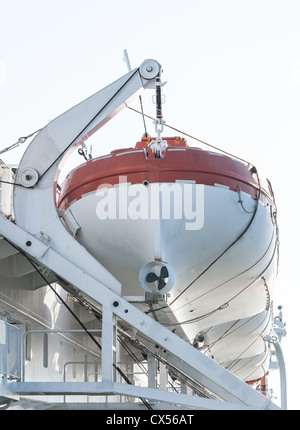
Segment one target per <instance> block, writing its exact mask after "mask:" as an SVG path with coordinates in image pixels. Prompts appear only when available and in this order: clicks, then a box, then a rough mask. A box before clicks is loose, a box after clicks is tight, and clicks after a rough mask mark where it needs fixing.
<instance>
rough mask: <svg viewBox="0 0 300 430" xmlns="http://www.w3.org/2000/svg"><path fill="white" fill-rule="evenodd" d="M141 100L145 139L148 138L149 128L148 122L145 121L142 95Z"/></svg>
mask: <svg viewBox="0 0 300 430" xmlns="http://www.w3.org/2000/svg"><path fill="white" fill-rule="evenodd" d="M139 99H140V105H141V111H142V116H143V123H144V130H145V137H148V133H147V128H146V121H145V114H144V109H143V100H142V96H141V95H139Z"/></svg>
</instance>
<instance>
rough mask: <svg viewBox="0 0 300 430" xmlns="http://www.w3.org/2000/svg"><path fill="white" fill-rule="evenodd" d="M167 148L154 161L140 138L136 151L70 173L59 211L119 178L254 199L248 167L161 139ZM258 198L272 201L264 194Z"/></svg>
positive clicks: (115, 154)
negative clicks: (186, 184)
mask: <svg viewBox="0 0 300 430" xmlns="http://www.w3.org/2000/svg"><path fill="white" fill-rule="evenodd" d="M163 139H164V140H167V142H168V147H167V149H166V151H165V153H164V154H163V155H164V157H163V158H155V157H154V154H153V153H152V151H151V148H150V149H149V150H148V151H147V146H148V145H149V143H150V142H151V140H152V138H150V137H147V138H143V139H142V140H141V141H140V142H137V144H136V146H135V148H125V149H118V150H115V151H112V152H111V153H110V154H109V155H106V156H102V157H99V158H95V159H93V160H90V161H88V162H87V163H85V164H83V165H81V166H79V167H77V168H76V169H74V170H73V171H71V172H70V173H69V174H68V175H67V177H66V179H65V181H64V183H63V184H62V187H61V193H60V197H59V200H58V207H59V209H63V210H66V209H67V208H68V207H69V206H70V204H71V203H72V202H73V201H75V200H79V199H81V197H82V196H83V195H85V194H87V193H90V192H92V191H96V190H97V188H98V187H99V186H100V185H103V184H107V185H108V186H114V185H116V184H119V182H120V176H123V177H124V176H125V177H126V182H129V183H131V184H141V183H144V182H145V181H147V182H149V183H159V182H167V183H173V182H175V181H178V180H181V181H194V182H195V183H197V184H204V185H208V186H216V185H217V186H224V187H227V188H228V189H230V190H232V191H236V192H237V191H238V188H240V190H241V191H244V192H245V193H247V194H249V195H251V197H252V198H253V199H254V198H256V196H257V190H258V182H257V178H256V175H255V174H254V173H253V171H252V170H251V166H250V165H247V164H246V163H243V162H241V161H239V160H238V159H235V158H231V157H229V156H227V155H223V154H219V153H216V152H210V151H205V150H202V149H200V148H193V147H189V146H188V145H187V143H186V141H185V139H181V138H180V137H172V138H163ZM146 152H148V154H147V155H146ZM261 197H263V198H268V200H272V198H271V196H270V195H268V194H265V193H262V194H261Z"/></svg>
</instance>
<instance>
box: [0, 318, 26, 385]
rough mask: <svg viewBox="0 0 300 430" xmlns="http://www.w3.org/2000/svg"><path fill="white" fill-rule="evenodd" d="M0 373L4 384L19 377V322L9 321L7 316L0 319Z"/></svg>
mask: <svg viewBox="0 0 300 430" xmlns="http://www.w3.org/2000/svg"><path fill="white" fill-rule="evenodd" d="M0 374H2V377H3V381H2V382H3V383H4V384H5V383H6V382H7V380H8V379H17V380H20V379H21V324H13V323H9V322H8V320H7V316H3V317H2V319H0Z"/></svg>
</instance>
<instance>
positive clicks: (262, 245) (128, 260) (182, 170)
mask: <svg viewBox="0 0 300 430" xmlns="http://www.w3.org/2000/svg"><path fill="white" fill-rule="evenodd" d="M162 141H163V142H164V145H163V147H162V151H161V152H160V153H158V152H156V151H155V150H153V148H152V143H153V140H152V139H151V138H150V137H147V136H146V137H143V138H142V140H141V141H139V142H138V143H137V144H136V145H135V147H134V148H125V149H119V150H115V151H112V152H111V153H110V154H107V155H105V156H101V157H98V158H94V159H91V160H89V161H87V162H86V163H84V164H82V165H80V166H79V167H77V168H75V169H74V170H73V171H71V172H70V173H69V174H68V175H67V177H66V178H65V180H64V182H63V183H62V185H61V191H60V195H59V198H58V202H57V207H58V209H59V211H63V212H65V213H67V212H68V213H71V214H72V217H74V218H75V220H76V222H77V224H78V225H79V226H80V228H79V229H78V231H77V233H76V239H77V240H78V241H79V242H80V243H81V244H82V245H83V246H84V247H85V248H86V249H87V250H88V251H89V252H90V253H91V254H92V255H93V256H94V257H95V258H96V259H97V260H98V261H99V262H100V263H101V264H102V265H103V266H104V267H105V268H106V269H107V270H108V271H109V272H111V273H112V274H113V275H114V276H115V277H116V278H117V279H118V280H119V281H120V282H121V284H122V295H123V296H126V297H128V298H129V299H130V298H131V299H132V298H133V297H141V296H143V295H147V296H148V297H151V296H152V297H159V298H160V301H158V302H156V304H149V303H147V301H144V302H143V303H139V304H137V306H140V307H141V308H142V309H143V310H144V311H145V312H147V313H148V314H149V315H151V316H153V318H156V319H157V320H158V321H159V322H161V323H162V324H164V325H166V326H169V327H170V329H172V330H173V331H175V332H176V331H177V333H178V334H179V335H180V336H182V337H184V338H185V339H187V340H188V341H189V342H190V343H192V344H193V345H194V346H195V347H196V348H198V349H199V350H200V351H201V352H202V353H204V354H206V355H209V356H210V357H211V358H213V359H214V360H216V361H218V362H219V363H220V364H222V365H223V366H224V367H226V368H227V369H228V370H230V371H232V372H233V373H235V374H236V375H237V376H238V377H240V378H241V379H243V380H245V381H254V380H258V379H259V378H263V377H264V376H265V375H266V373H267V371H268V363H269V358H268V357H269V346H268V344H267V342H265V341H264V335H266V334H268V333H269V331H270V329H271V327H272V323H273V321H272V292H273V287H274V281H275V278H276V272H277V257H278V256H277V253H278V249H277V248H278V237H277V235H278V229H277V222H276V204H275V200H274V195H273V191H272V187H271V183H270V182H269V181H268V180H266V179H264V178H262V177H261V176H260V174H258V172H257V170H256V168H255V167H254V166H253V165H251V164H248V163H246V162H244V161H242V160H240V159H239V158H236V157H234V156H230V155H226V154H223V153H221V152H218V151H215V152H214V151H209V150H204V149H200V148H197V147H190V146H188V144H187V141H186V140H185V139H183V138H181V137H165V138H163V140H162ZM161 298H163V300H161ZM132 300H133V299H132ZM153 303H155V302H153Z"/></svg>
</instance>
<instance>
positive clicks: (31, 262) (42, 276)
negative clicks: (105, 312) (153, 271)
mask: <svg viewBox="0 0 300 430" xmlns="http://www.w3.org/2000/svg"><path fill="white" fill-rule="evenodd" d="M3 240H5V241H6V242H8V243H9V244H10V245H11V246H12V247H13V248H15V249H16V250H17V251H18V252H19V253H20V254H22V255H23V256H24V257H25V258H26V259H27V261H28V262H29V263H30V264H31V265H32V267H33V268H34V269H35V271H36V272H37V273H38V274H39V275H40V277H41V278H42V279H43V281H44V282H45V283H46V285H47V286H48V287H49V288H50V289H51V290H52V291H53V292H54V294H55V295H56V297H57V298H58V299H59V300H60V301H61V303H62V304H63V305H64V306H65V307H66V308H67V310H68V311H69V312H70V313H71V314H72V316H73V317H74V318H75V320H76V321H77V322H78V324H79V325H80V326H81V327H82V328H83V330H84V331H85V332H86V333H87V335H88V336H89V337H90V338H91V339H92V341H93V342H94V343H95V344H96V345H97V347H98V348H99V349H100V351H102V347H101V345H100V343H99V342H98V341H97V340H96V339H95V337H94V336H93V335H92V333H90V332H89V331H88V329H87V328H86V326H85V325H84V324H83V322H82V321H81V320H80V319H79V318H78V317H77V315H76V314H75V313H74V312H73V311H72V309H71V308H70V306H69V305H68V304H67V303H66V301H65V300H64V299H63V298H62V297H61V296H60V294H59V293H58V292H57V291H56V290H55V288H53V287H52V285H51V284H50V282H49V281H48V280H47V278H46V277H45V276H44V275H43V273H42V272H41V271H40V270H39V268H38V266H37V265H36V263H35V262H34V261H33V260H32V259H31V258H30V257H29V256H28V255H27V254H26V253H25V252H24V251H23V250H22V249H21V248H19V247H18V246H16V245H15V244H14V243H12V242H11V241H10V240H8V239H7V238H6V237H3ZM113 367H114V368H115V369H116V370H117V372H118V373H119V374H120V375H121V376H122V378H123V379H124V380H125V381H126V382H127V384H130V385H132V383H131V382H130V380H129V379H128V378H127V376H126V375H125V374H124V372H123V371H122V370H121V369H120V368H119V367H118V366H117V365H116V364H115V363H113ZM140 400H141V401H142V402H143V403H144V405H145V406H146V407H147V408H148V409H149V410H153V408H152V407H151V405H149V403H148V402H147V400H145V399H144V398H141V397H140Z"/></svg>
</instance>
